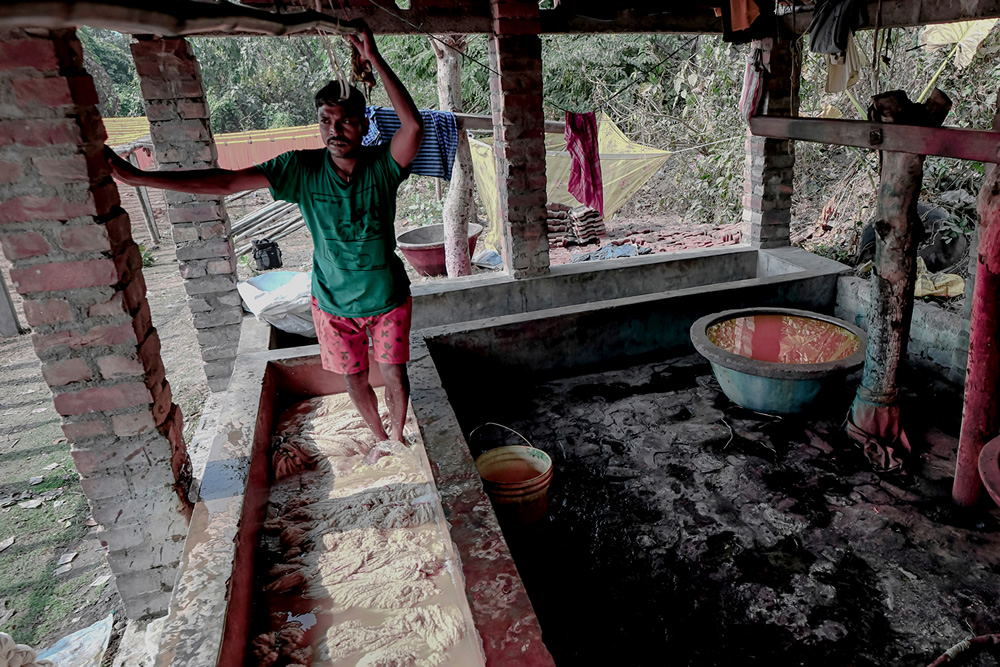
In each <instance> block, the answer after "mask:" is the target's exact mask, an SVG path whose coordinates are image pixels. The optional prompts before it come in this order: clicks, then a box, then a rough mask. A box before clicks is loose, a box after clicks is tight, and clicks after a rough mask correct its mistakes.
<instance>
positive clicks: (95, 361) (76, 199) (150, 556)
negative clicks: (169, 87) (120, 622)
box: [0, 30, 191, 618]
mask: <svg viewBox="0 0 1000 667" xmlns="http://www.w3.org/2000/svg"><path fill="white" fill-rule="evenodd" d="M82 53H83V51H82V48H81V46H80V42H79V41H78V40H77V38H76V33H75V32H74V31H72V30H61V31H54V32H47V31H34V30H32V31H16V32H7V33H0V164H4V165H6V167H5V172H4V173H5V174H6V176H5V177H4V178H3V179H0V245H2V246H3V251H4V254H5V255H6V256H7V258H8V259H10V260H11V262H13V266H12V269H11V272H10V277H11V282H12V283H13V285H14V287H15V288H16V289H17V291H18V292H19V293H20V294H21V295H22V296H23V297H24V314H25V318H26V319H27V320H28V324H30V325H31V327H32V328H33V333H32V343H33V344H34V348H35V352H36V353H37V354H38V358H39V359H40V360H41V364H42V368H41V371H42V375H43V376H44V378H45V381H46V382H47V383H48V385H49V387H50V388H51V390H52V394H53V399H54V403H55V408H56V411H57V412H58V413H59V414H60V415H62V417H63V427H62V428H63V432H64V433H65V434H66V437H67V438H68V439H69V441H70V443H71V447H72V453H73V460H74V461H75V463H76V468H77V471H78V472H79V473H80V477H81V485H82V487H83V491H84V493H85V494H86V495H87V499H88V501H89V502H90V507H91V510H92V511H93V516H94V519H95V520H96V521H97V522H98V524H99V525H100V527H99V529H98V536H99V538H100V540H101V543H102V544H103V545H104V546H105V548H106V549H107V557H108V561H109V563H110V565H111V570H112V572H114V574H115V578H116V581H117V585H118V591H119V592H120V593H121V596H122V599H123V600H124V602H125V609H126V613H127V614H128V615H129V617H131V618H142V617H149V616H158V615H162V614H164V613H165V612H166V610H167V602H168V600H169V597H170V589H171V588H172V587H173V584H174V579H175V578H176V573H177V565H178V563H179V561H180V558H181V552H182V548H183V545H184V539H185V536H186V534H187V518H188V515H189V512H190V505H189V503H188V500H187V492H188V487H189V485H190V480H191V464H190V461H189V460H188V456H187V449H186V447H185V444H184V440H183V437H182V434H181V412H180V409H179V408H178V407H177V406H176V405H174V404H173V403H172V402H171V393H170V384H169V383H168V382H167V380H166V378H165V376H164V369H163V362H162V361H161V359H160V341H159V337H158V336H157V333H156V330H155V329H154V328H153V325H152V322H151V320H150V313H149V304H148V302H147V301H146V284H145V282H144V280H143V276H142V258H141V256H140V254H139V248H138V246H136V244H135V242H134V241H133V240H132V231H131V229H132V227H131V222H130V220H129V217H128V214H127V213H125V211H123V210H122V209H121V208H120V206H119V204H120V201H119V198H118V190H117V188H116V187H115V183H114V181H112V180H111V177H110V174H109V171H108V168H107V165H106V163H105V161H104V158H103V155H102V151H103V149H104V143H105V140H106V139H107V134H106V133H105V131H104V124H103V123H102V122H101V117H100V115H99V114H98V111H97V106H96V105H97V91H96V90H95V88H94V82H93V80H92V79H91V77H90V76H88V75H87V73H86V72H85V71H84V69H83V56H82Z"/></svg>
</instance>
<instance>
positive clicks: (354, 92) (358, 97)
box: [315, 81, 366, 116]
mask: <svg viewBox="0 0 1000 667" xmlns="http://www.w3.org/2000/svg"><path fill="white" fill-rule="evenodd" d="M315 102H316V108H317V109H319V108H320V107H322V106H324V105H325V106H331V107H333V106H341V107H344V110H345V111H347V113H348V114H350V115H351V116H364V115H365V105H366V103H365V96H364V95H363V94H362V93H361V91H360V90H358V89H357V88H355V87H354V86H351V85H348V86H347V95H344V93H343V89H342V88H341V86H340V82H339V81H331V82H330V83H328V84H326V85H325V86H323V87H322V88H320V90H319V92H317V93H316V97H315Z"/></svg>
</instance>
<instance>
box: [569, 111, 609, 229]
mask: <svg viewBox="0 0 1000 667" xmlns="http://www.w3.org/2000/svg"><path fill="white" fill-rule="evenodd" d="M566 150H567V151H569V154H570V157H571V158H572V163H571V164H570V168H569V187H567V190H569V193H570V194H571V195H573V196H574V197H576V199H577V201H579V202H580V203H581V204H583V205H585V206H589V207H590V208H592V209H596V210H598V211H600V213H601V215H604V183H603V181H602V179H601V155H600V152H599V150H598V147H597V118H596V117H595V116H594V112H593V111H590V112H588V113H570V112H569V111H567V112H566Z"/></svg>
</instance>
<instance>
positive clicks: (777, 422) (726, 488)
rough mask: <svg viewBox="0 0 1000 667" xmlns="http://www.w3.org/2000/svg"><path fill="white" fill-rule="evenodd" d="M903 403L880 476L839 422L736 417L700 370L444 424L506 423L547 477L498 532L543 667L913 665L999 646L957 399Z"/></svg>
mask: <svg viewBox="0 0 1000 667" xmlns="http://www.w3.org/2000/svg"><path fill="white" fill-rule="evenodd" d="M845 356H846V355H845ZM508 380H509V379H508ZM457 382H459V381H458V380H452V384H451V387H450V388H449V393H450V394H451V393H453V392H462V393H465V392H469V391H472V388H470V387H464V388H463V387H461V386H460V385H459V384H457ZM914 384H915V385H916V382H915V383H914ZM448 385H449V383H448V379H447V378H446V386H448ZM497 386H505V387H509V386H510V384H509V383H508V382H498V383H497ZM918 386H919V387H920V390H921V394H920V395H917V394H915V393H914V392H906V397H905V402H904V414H912V415H914V417H915V418H914V419H913V420H911V421H910V422H909V423H910V426H911V427H912V429H913V430H910V431H909V433H910V437H911V440H913V441H914V442H915V448H916V450H917V451H916V454H915V456H914V458H913V460H912V461H911V462H910V466H909V469H908V472H907V473H905V474H902V475H892V476H883V477H880V476H879V475H877V474H875V473H874V472H872V471H871V470H870V468H869V467H868V465H867V462H866V459H865V457H864V455H863V454H862V452H861V451H860V450H858V449H856V448H855V447H854V446H853V445H852V444H851V443H850V442H849V441H848V439H847V438H846V437H845V436H844V434H843V431H842V428H841V424H842V422H843V417H844V415H843V414H840V411H839V408H838V411H837V413H836V414H818V415H813V416H811V418H810V420H809V421H797V420H795V419H791V418H784V419H779V418H774V417H768V416H764V415H759V414H756V413H753V412H749V411H747V410H744V409H742V408H739V407H738V406H735V405H733V404H732V403H730V402H729V401H728V400H727V399H726V398H725V396H724V395H722V394H721V392H720V389H719V387H718V385H717V384H716V382H715V380H714V379H713V377H712V375H711V370H710V368H709V366H708V365H707V364H706V363H704V362H703V361H702V360H701V358H700V357H696V356H685V357H681V358H678V359H675V360H672V361H669V362H666V363H664V362H659V363H646V364H640V365H636V366H632V367H629V368H625V369H621V370H610V371H606V372H598V373H593V374H589V375H583V376H578V377H572V378H568V379H556V380H550V381H545V382H542V383H539V384H530V383H529V384H528V386H525V385H524V384H523V383H522V385H521V387H520V389H519V391H518V394H517V400H516V401H504V400H502V399H503V395H502V394H499V393H498V394H496V395H493V394H491V393H490V390H488V389H484V387H483V386H482V385H479V386H478V387H476V388H475V391H476V392H477V393H476V396H477V399H478V401H477V408H476V409H477V412H476V413H475V414H474V416H473V417H470V416H469V415H466V416H465V418H464V419H463V416H462V415H461V413H460V414H459V418H460V419H462V420H463V422H465V423H466V424H468V423H470V419H471V420H473V421H475V420H478V419H479V418H480V417H483V418H484V421H485V420H486V419H490V420H493V421H502V420H505V421H504V423H506V424H507V425H509V426H511V427H513V428H515V429H516V430H517V431H519V432H520V433H522V434H524V435H525V436H526V437H527V438H528V439H529V440H530V441H531V442H532V444H534V445H535V446H536V447H540V448H542V449H544V450H545V451H546V452H548V453H549V455H550V456H551V457H552V458H553V460H554V467H555V474H554V478H553V481H552V486H551V488H550V491H549V494H550V495H549V498H550V503H549V515H548V517H547V518H546V519H544V520H543V521H541V522H538V523H535V524H532V525H528V526H525V525H523V524H518V523H516V522H512V521H502V527H503V530H504V535H505V537H506V539H507V540H508V543H509V545H510V547H511V551H512V553H513V555H514V559H515V562H516V564H517V568H518V571H519V573H520V575H521V577H522V579H523V580H524V583H525V586H526V588H527V591H528V594H529V596H530V598H531V601H532V604H533V605H534V608H535V611H536V613H537V615H538V618H539V621H540V623H541V626H542V630H543V639H544V641H545V644H546V646H547V647H548V649H549V650H550V652H551V653H552V655H553V657H554V658H555V661H556V663H557V664H559V665H564V666H574V665H630V666H631V665H657V666H660V665H698V666H711V665H720V666H722V665H725V666H727V667H728V666H730V665H762V666H763V665H766V666H768V667H772V666H774V665H824V666H835V665H880V666H884V665H893V666H907V665H913V666H917V665H919V666H920V667H923V666H925V665H927V664H928V663H930V662H931V661H933V660H934V659H935V658H936V657H937V656H939V655H940V654H941V653H943V652H944V651H945V650H946V649H947V648H949V647H950V646H952V645H953V644H955V643H957V642H959V641H960V640H962V639H963V638H965V637H967V636H968V635H969V634H970V632H971V633H972V634H987V633H994V632H1000V606H998V604H997V596H998V591H1000V530H998V528H1000V522H998V517H1000V512H998V511H996V510H995V509H994V510H990V511H987V510H981V511H978V512H975V513H973V514H972V515H969V514H965V515H963V516H964V517H965V518H964V519H963V520H961V521H958V520H956V519H955V518H954V513H955V512H954V510H953V509H952V508H951V503H950V496H949V492H950V475H951V473H952V470H953V469H954V456H955V451H954V445H955V444H956V440H955V436H956V435H957V429H956V426H957V420H956V419H955V418H954V415H953V414H952V413H953V412H954V411H956V410H959V411H960V406H959V405H958V404H957V401H956V400H955V396H956V395H957V396H958V400H960V394H955V391H954V388H953V387H949V386H943V385H942V386H938V387H935V386H931V385H930V383H928V382H927V381H926V380H925V379H924V380H921V381H920V383H919V385H918ZM934 415H936V416H939V417H940V418H936V417H934ZM475 425H476V424H472V426H471V427H474V426H475ZM471 427H470V428H471ZM924 435H927V437H926V438H925V437H922V436H924ZM497 439H498V442H496V443H495V444H498V445H499V444H514V441H513V440H512V441H511V442H505V441H503V438H502V437H500V436H498V437H497ZM475 453H478V452H474V454H475ZM962 664H967V665H996V664H997V661H996V658H995V657H993V656H990V655H989V654H984V653H977V654H974V655H971V656H969V658H968V659H963V662H962Z"/></svg>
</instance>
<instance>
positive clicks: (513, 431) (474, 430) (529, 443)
mask: <svg viewBox="0 0 1000 667" xmlns="http://www.w3.org/2000/svg"><path fill="white" fill-rule="evenodd" d="M484 426H498V427H500V428H502V429H506V430H508V431H510V432H511V433H513V434H514V435H516V436H517V437H519V438H520V439H521V440H524V442H525V443H527V445H528V447H531V448H532V449H538V448H537V447H535V446H534V445H533V444H531V442H530V441H529V440H528V439H527V438H525V437H524V436H523V435H521V434H520V433H518V432H517V431H515V430H514V429H512V428H511V427H510V426H504V425H503V424H498V423H496V422H484V423H482V424H480V425H479V426H477V427H476V428H474V429H472V430H471V431H469V440H472V436H473V435H475V433H476V431H478V430H479V429H481V428H482V427H484Z"/></svg>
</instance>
